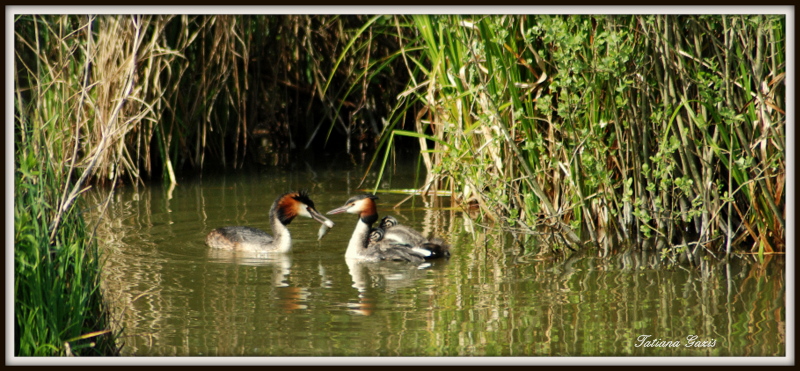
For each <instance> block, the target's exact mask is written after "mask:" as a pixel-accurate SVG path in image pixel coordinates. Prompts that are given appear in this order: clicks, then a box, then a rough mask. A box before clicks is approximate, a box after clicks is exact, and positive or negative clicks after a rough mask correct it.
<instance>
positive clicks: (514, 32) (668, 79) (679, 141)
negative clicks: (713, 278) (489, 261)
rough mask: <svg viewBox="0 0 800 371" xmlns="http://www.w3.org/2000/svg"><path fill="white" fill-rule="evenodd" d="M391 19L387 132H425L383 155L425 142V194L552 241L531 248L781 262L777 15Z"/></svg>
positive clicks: (781, 51) (780, 39) (781, 33)
mask: <svg viewBox="0 0 800 371" xmlns="http://www.w3.org/2000/svg"><path fill="white" fill-rule="evenodd" d="M396 22H397V24H398V28H402V27H406V28H408V30H409V31H408V32H399V33H398V34H400V35H403V37H402V38H400V40H401V41H400V44H401V45H402V49H401V52H402V53H403V59H404V61H405V63H406V65H407V68H408V70H409V74H410V75H411V76H412V77H411V79H410V82H409V85H408V87H407V89H406V90H405V91H404V92H402V93H401V94H399V96H398V106H397V108H396V110H395V116H394V117H393V119H391V120H390V123H391V124H392V125H398V124H401V123H402V119H399V117H401V116H402V115H409V114H411V115H414V117H413V120H414V125H415V130H413V131H408V130H402V129H398V128H396V127H394V126H389V127H387V130H386V131H385V134H384V138H385V139H384V143H387V144H388V143H391V141H392V139H393V138H395V137H397V136H412V137H416V138H419V144H420V146H421V148H422V154H421V156H422V157H423V160H424V161H423V162H424V165H425V168H426V170H427V180H426V182H425V184H424V185H423V188H425V189H433V190H442V189H444V190H449V191H450V192H451V193H452V194H453V195H454V197H455V198H456V199H457V200H460V202H461V203H462V205H464V206H465V207H471V208H477V209H479V210H480V212H481V215H482V216H483V217H485V218H487V219H491V220H494V221H497V222H499V223H500V224H501V225H504V226H507V227H509V228H513V229H517V230H520V231H523V232H526V233H529V234H540V233H544V234H543V236H544V237H545V241H546V242H549V243H546V244H541V245H539V246H546V247H543V248H541V247H534V248H533V249H534V250H536V251H543V250H551V247H554V246H555V247H556V248H557V247H558V246H572V247H575V246H596V247H598V248H601V249H602V251H603V252H604V253H608V251H609V249H613V248H618V247H620V246H622V247H625V246H635V247H642V248H656V249H657V250H659V251H663V252H664V253H665V257H671V258H674V257H675V256H677V255H679V254H683V255H684V256H686V255H688V256H690V257H691V256H693V255H694V254H695V252H696V251H697V249H698V248H703V249H706V250H708V251H710V252H712V253H719V252H726V253H727V252H731V251H732V250H733V248H734V247H738V248H739V250H740V251H741V250H744V251H751V252H758V253H759V254H760V255H761V254H764V253H772V252H780V251H783V249H784V241H785V231H784V228H785V217H786V216H785V192H784V186H785V162H786V151H785V138H786V135H785V127H786V118H785V108H784V107H785V100H784V97H785V84H784V78H785V19H784V17H783V16H771V15H736V16H728V15H724V16H723V15H700V16H675V15H657V16H616V15H607V16H589V15H586V16H560V15H535V16H525V15H523V16H458V15H445V16H430V15H418V16H411V17H407V18H406V17H397V18H396ZM385 149H386V151H385V152H384V154H385V155H384V158H383V162H384V163H385V162H386V159H387V157H386V155H387V154H388V153H390V150H389V149H388V148H385ZM548 231H550V232H548ZM551 233H552V234H551Z"/></svg>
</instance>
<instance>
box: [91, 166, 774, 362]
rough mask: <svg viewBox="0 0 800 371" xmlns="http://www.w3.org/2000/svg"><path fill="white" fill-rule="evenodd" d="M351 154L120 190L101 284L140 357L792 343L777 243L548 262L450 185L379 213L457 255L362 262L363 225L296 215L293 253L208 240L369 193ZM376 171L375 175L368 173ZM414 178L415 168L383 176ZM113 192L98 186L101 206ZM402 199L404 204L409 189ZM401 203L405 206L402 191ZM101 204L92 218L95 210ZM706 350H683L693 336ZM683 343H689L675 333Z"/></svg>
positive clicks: (770, 351) (105, 230)
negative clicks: (280, 205) (287, 204)
mask: <svg viewBox="0 0 800 371" xmlns="http://www.w3.org/2000/svg"><path fill="white" fill-rule="evenodd" d="M362 176H363V171H361V170H347V169H342V168H341V166H338V167H337V166H323V167H320V166H317V168H316V169H313V170H312V167H310V166H309V167H301V168H298V169H292V170H277V169H270V170H264V171H260V172H255V173H252V174H248V175H219V176H214V177H209V176H206V177H205V179H202V180H186V181H183V182H181V184H180V185H179V186H177V187H175V188H174V189H172V190H168V189H166V188H164V187H161V186H159V185H149V186H147V187H141V186H140V187H138V188H137V187H132V186H127V187H124V188H117V189H116V191H115V194H114V195H113V197H112V200H111V202H110V203H109V205H108V212H107V214H106V215H105V216H104V217H103V218H102V219H101V221H100V223H99V224H98V229H97V235H98V239H99V241H100V246H101V248H102V251H104V256H105V258H106V259H107V260H106V265H105V267H104V272H103V275H104V290H105V295H106V298H107V300H108V301H109V305H110V306H111V310H112V313H113V316H114V319H115V321H117V322H116V324H117V326H120V327H122V328H124V332H123V337H122V338H121V341H122V342H124V347H123V349H122V353H123V354H124V355H128V356H439V357H450V356H514V357H516V356H551V357H567V356H699V357H706V356H766V357H774V356H785V355H786V322H785V321H786V309H785V302H786V290H785V285H784V284H785V263H784V259H783V257H782V256H774V257H771V258H770V257H768V259H767V260H766V261H765V262H764V263H756V262H754V260H753V259H752V257H749V256H739V257H733V258H732V259H730V260H729V261H728V262H716V261H715V260H714V259H711V260H708V261H704V262H703V263H702V264H701V265H700V266H699V267H692V266H689V265H684V266H678V267H675V268H668V267H667V266H665V265H664V264H662V263H661V261H660V259H659V256H658V255H657V254H653V253H644V252H634V253H629V254H616V255H612V256H610V257H605V258H601V257H597V256H595V255H593V254H589V253H587V254H573V255H572V256H567V257H565V258H561V259H548V258H546V257H540V256H536V255H533V254H529V253H526V250H530V249H526V248H527V247H530V246H526V244H529V243H534V242H521V241H524V239H515V238H514V236H512V235H510V234H508V233H501V232H497V231H491V230H489V231H487V230H484V229H482V228H481V227H479V226H477V225H475V224H474V223H473V221H472V220H471V219H470V218H469V217H467V216H465V215H464V214H463V213H462V212H461V211H460V210H459V209H457V208H451V207H450V200H449V198H447V197H438V198H436V199H435V200H434V202H433V203H431V202H430V200H431V198H429V197H428V198H423V197H421V196H415V197H412V198H411V199H408V200H405V199H406V198H407V197H408V196H407V195H403V194H388V193H380V192H379V193H378V196H379V197H380V200H379V210H378V211H379V213H380V215H381V216H383V215H390V214H391V215H394V216H395V217H397V218H398V220H400V221H401V223H405V224H407V225H410V226H412V227H414V228H416V229H418V230H421V231H424V233H433V234H436V235H439V236H441V237H444V238H445V239H446V240H448V241H449V242H450V243H451V245H452V249H451V251H452V254H453V255H452V257H451V258H450V259H449V260H447V261H435V262H433V263H432V264H430V265H429V266H424V267H416V266H410V265H406V264H399V263H372V264H350V263H348V262H347V261H345V259H344V252H345V249H346V246H347V242H348V240H349V238H350V234H351V233H352V231H353V228H354V227H355V223H356V216H354V215H350V214H339V215H332V216H330V217H331V220H333V221H334V222H335V223H336V225H335V227H334V228H333V229H331V230H330V231H329V233H328V235H327V236H325V238H324V239H322V241H317V231H318V229H319V226H320V225H319V224H318V223H317V222H315V221H313V220H311V219H305V218H297V219H295V220H294V221H293V222H292V223H291V225H289V229H290V230H291V233H292V238H293V241H294V242H293V247H292V251H291V252H290V253H289V254H286V255H285V256H278V257H269V256H260V255H257V254H256V255H252V254H251V255H247V254H242V253H239V254H236V253H231V252H226V251H212V250H210V249H209V248H208V247H206V246H205V244H204V238H205V235H206V234H207V233H208V232H209V231H211V230H212V229H214V228H217V227H221V226H229V225H247V226H252V227H256V228H260V229H263V230H266V231H269V222H268V220H267V213H268V210H269V208H270V205H271V203H272V202H273V201H274V199H275V198H276V197H277V196H278V195H279V194H282V193H284V192H287V191H292V190H297V189H308V190H309V191H310V193H311V198H312V199H313V200H314V201H315V203H316V207H317V209H318V210H319V211H321V212H322V213H325V212H327V211H328V210H331V209H334V208H336V207H338V206H341V205H342V204H343V203H344V201H346V200H347V199H348V198H349V197H350V196H352V195H354V194H358V193H361V192H360V191H358V190H357V189H358V186H359V182H360V180H361V177H362ZM375 182H376V177H375V175H370V177H368V179H367V180H366V182H365V183H364V184H366V185H370V186H371V185H373V184H375ZM413 186H414V173H413V171H411V170H407V171H405V172H399V173H396V174H393V175H390V176H387V177H386V179H384V180H382V181H381V188H384V189H389V188H394V189H400V188H412V187H413ZM105 194H106V193H105V192H103V191H92V192H89V193H88V194H87V199H88V201H89V203H90V204H91V203H93V204H97V203H99V202H100V201H101V200H102V199H103V198H104V196H105ZM404 200H405V202H403V201H404ZM398 204H399V206H397V207H395V206H396V205H398ZM96 216H97V214H96V209H95V210H94V211H93V212H92V213H91V215H90V220H91V221H93V222H96V219H94V218H96ZM690 343H691V345H695V346H687V345H690ZM674 345H678V346H677V347H675V346H674Z"/></svg>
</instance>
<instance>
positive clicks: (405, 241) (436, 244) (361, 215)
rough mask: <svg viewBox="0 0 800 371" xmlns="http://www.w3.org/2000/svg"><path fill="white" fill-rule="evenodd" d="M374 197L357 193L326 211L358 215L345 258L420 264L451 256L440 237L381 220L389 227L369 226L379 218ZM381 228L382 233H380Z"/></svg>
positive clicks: (375, 197)
mask: <svg viewBox="0 0 800 371" xmlns="http://www.w3.org/2000/svg"><path fill="white" fill-rule="evenodd" d="M377 199H378V197H377V196H375V195H373V194H363V195H358V196H354V197H352V198H350V199H349V200H347V202H345V204H344V206H341V207H339V208H336V209H333V210H331V211H328V214H339V213H343V212H347V213H349V214H356V215H358V222H357V223H356V229H355V231H353V235H352V237H350V243H349V244H348V245H347V251H346V252H345V258H348V259H359V260H368V261H378V260H400V261H409V262H413V263H421V262H423V261H425V260H426V259H433V258H439V257H448V256H450V251H449V247H448V246H447V245H446V244H445V243H444V241H443V240H441V239H434V240H428V239H426V238H424V237H422V235H421V234H419V232H417V231H414V230H413V229H411V228H408V227H405V226H400V225H389V224H387V223H384V226H388V227H386V228H376V229H372V224H374V223H375V222H376V221H377V220H378V209H377V207H376V205H375V200H377ZM384 219H385V220H386V218H384ZM392 219H394V218H392ZM395 223H396V220H395ZM381 230H382V231H383V232H382V233H381V232H379V231H381ZM409 231H411V232H413V233H411V232H409ZM381 234H382V237H381V236H380V235H381ZM373 239H376V240H375V241H373Z"/></svg>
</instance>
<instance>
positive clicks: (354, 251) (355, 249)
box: [344, 218, 374, 259]
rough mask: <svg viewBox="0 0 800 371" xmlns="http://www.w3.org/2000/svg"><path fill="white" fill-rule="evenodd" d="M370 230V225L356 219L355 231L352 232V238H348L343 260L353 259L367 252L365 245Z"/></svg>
mask: <svg viewBox="0 0 800 371" xmlns="http://www.w3.org/2000/svg"><path fill="white" fill-rule="evenodd" d="M373 223H374V221H373ZM370 228H371V223H370V224H367V223H366V222H365V221H364V220H363V219H361V218H358V223H356V229H355V230H354V231H353V236H351V237H350V243H349V244H348V245H347V251H346V252H345V253H344V257H345V258H350V259H353V258H359V257H361V256H363V255H364V253H365V252H366V251H367V249H366V247H367V246H366V243H367V238H368V237H369V230H370Z"/></svg>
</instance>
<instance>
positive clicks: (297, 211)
mask: <svg viewBox="0 0 800 371" xmlns="http://www.w3.org/2000/svg"><path fill="white" fill-rule="evenodd" d="M297 216H302V217H306V218H312V219H314V220H316V221H318V222H320V223H322V227H321V230H320V234H319V238H320V239H321V238H322V236H324V232H327V229H328V228H332V227H333V224H334V223H333V222H332V221H331V220H330V219H328V218H326V217H325V216H323V215H322V214H320V213H319V212H318V211H317V209H315V208H314V201H312V200H311V198H309V197H308V192H306V191H298V192H289V193H285V194H282V195H280V196H278V198H277V199H275V202H273V203H272V207H270V209H269V220H270V225H271V227H272V235H269V234H268V233H266V232H264V231H262V230H260V229H257V228H252V227H245V226H235V227H222V228H217V229H214V230H213V231H211V232H210V233H209V234H208V235H207V236H206V244H207V245H208V246H210V247H212V248H215V249H223V250H233V251H253V252H274V253H285V252H288V251H289V250H291V248H292V236H291V234H290V233H289V228H287V227H286V226H288V225H289V223H291V222H292V220H293V219H294V218H295V217H297ZM273 236H274V237H273Z"/></svg>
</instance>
